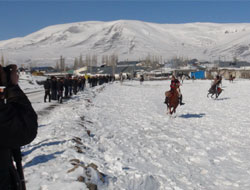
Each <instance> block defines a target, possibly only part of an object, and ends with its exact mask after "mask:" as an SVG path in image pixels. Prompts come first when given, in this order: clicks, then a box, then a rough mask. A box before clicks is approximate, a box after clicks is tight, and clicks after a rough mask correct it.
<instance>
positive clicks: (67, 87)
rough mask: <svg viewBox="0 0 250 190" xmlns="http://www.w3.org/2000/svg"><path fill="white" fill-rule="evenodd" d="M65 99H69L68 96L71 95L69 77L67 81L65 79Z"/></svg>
mask: <svg viewBox="0 0 250 190" xmlns="http://www.w3.org/2000/svg"><path fill="white" fill-rule="evenodd" d="M63 83H64V89H65V91H64V97H65V98H68V95H69V76H67V77H66V78H65V79H64V82H63Z"/></svg>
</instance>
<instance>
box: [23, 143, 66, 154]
mask: <svg viewBox="0 0 250 190" xmlns="http://www.w3.org/2000/svg"><path fill="white" fill-rule="evenodd" d="M65 142H66V140H64V141H54V142H49V143H43V144H40V145H38V146H35V147H33V148H32V149H30V150H28V151H25V152H22V155H23V156H26V155H28V154H30V153H31V152H33V151H34V150H36V149H39V148H41V147H43V146H53V145H58V144H63V143H65Z"/></svg>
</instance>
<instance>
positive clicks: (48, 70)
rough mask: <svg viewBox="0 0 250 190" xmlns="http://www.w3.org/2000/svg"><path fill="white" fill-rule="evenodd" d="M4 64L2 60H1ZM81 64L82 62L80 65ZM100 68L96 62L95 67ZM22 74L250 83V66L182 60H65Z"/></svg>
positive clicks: (238, 63)
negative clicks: (69, 63) (218, 79)
mask: <svg viewBox="0 0 250 190" xmlns="http://www.w3.org/2000/svg"><path fill="white" fill-rule="evenodd" d="M2 62H3V60H2ZM80 62H81V61H80ZM95 65H97V60H96V64H95ZM20 70H21V71H24V72H30V73H31V74H32V75H37V76H47V77H51V76H56V77H65V76H66V75H71V76H86V75H88V76H102V75H112V76H115V78H116V79H118V78H120V77H121V76H123V77H124V78H128V79H139V78H140V76H142V75H143V76H144V79H145V80H165V79H169V77H170V76H171V75H173V74H174V75H175V76H177V77H184V78H185V79H213V78H214V77H215V76H216V75H220V76H222V77H223V78H224V79H229V78H230V77H234V78H244V79H250V63H249V62H246V61H239V60H237V59H234V60H233V61H221V60H218V61H214V62H208V61H199V60H197V59H191V60H183V59H178V58H175V59H172V60H170V61H167V62H164V63H161V62H160V61H159V60H157V59H156V60H140V61H118V58H116V57H114V58H113V59H112V62H109V63H108V64H105V63H104V64H103V61H102V64H101V65H100V66H91V64H89V63H87V64H84V63H82V64H79V61H78V62H77V63H76V62H75V63H74V65H73V66H72V68H68V67H66V66H65V60H64V59H63V58H62V57H61V58H60V61H59V63H57V64H56V67H51V66H39V67H29V68H26V67H21V68H20Z"/></svg>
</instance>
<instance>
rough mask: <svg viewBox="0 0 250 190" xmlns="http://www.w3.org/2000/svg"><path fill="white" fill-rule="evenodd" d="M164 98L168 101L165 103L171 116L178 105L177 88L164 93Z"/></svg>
mask: <svg viewBox="0 0 250 190" xmlns="http://www.w3.org/2000/svg"><path fill="white" fill-rule="evenodd" d="M165 96H166V97H168V98H167V99H168V101H167V102H166V104H167V107H168V111H169V112H168V113H170V115H172V114H173V113H175V111H176V108H177V107H178V105H179V93H178V88H174V89H173V90H172V92H170V91H167V92H165Z"/></svg>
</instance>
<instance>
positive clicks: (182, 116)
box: [179, 113, 206, 119]
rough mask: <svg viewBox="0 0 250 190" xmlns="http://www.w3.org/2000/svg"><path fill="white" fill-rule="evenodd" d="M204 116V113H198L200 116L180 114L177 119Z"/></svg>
mask: <svg viewBox="0 0 250 190" xmlns="http://www.w3.org/2000/svg"><path fill="white" fill-rule="evenodd" d="M204 115H206V114H204V113H200V114H190V113H187V114H182V115H180V116H179V117H181V118H185V119H188V118H202V117H203V116H204Z"/></svg>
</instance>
